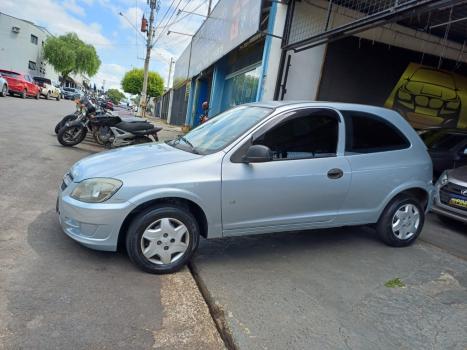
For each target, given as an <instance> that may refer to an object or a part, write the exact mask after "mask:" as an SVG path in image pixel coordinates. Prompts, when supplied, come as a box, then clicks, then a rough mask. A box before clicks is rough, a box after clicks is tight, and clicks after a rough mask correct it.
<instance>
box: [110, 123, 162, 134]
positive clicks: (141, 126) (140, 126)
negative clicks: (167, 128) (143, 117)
mask: <svg viewBox="0 0 467 350" xmlns="http://www.w3.org/2000/svg"><path fill="white" fill-rule="evenodd" d="M115 126H116V127H117V128H119V129H122V130H125V131H130V132H133V131H142V130H149V129H153V128H154V125H152V124H151V123H148V122H145V121H142V122H126V121H122V122H120V123H118V124H117V125H115Z"/></svg>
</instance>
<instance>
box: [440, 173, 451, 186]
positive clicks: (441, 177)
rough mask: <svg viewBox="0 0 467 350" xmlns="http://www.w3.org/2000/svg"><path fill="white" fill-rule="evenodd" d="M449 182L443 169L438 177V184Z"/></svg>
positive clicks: (442, 184)
mask: <svg viewBox="0 0 467 350" xmlns="http://www.w3.org/2000/svg"><path fill="white" fill-rule="evenodd" d="M448 182H449V176H448V172H447V171H444V172H443V173H442V174H441V176H440V177H439V179H438V185H439V186H444V185H446V184H447V183H448Z"/></svg>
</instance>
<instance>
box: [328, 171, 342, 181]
mask: <svg viewBox="0 0 467 350" xmlns="http://www.w3.org/2000/svg"><path fill="white" fill-rule="evenodd" d="M342 176H344V172H343V171H342V170H341V169H337V168H334V169H331V170H329V171H328V177H329V178H330V179H340V178H341V177H342Z"/></svg>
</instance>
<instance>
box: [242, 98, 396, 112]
mask: <svg viewBox="0 0 467 350" xmlns="http://www.w3.org/2000/svg"><path fill="white" fill-rule="evenodd" d="M247 105H249V106H257V107H266V108H274V109H278V108H281V109H282V108H284V109H288V108H297V107H323V108H332V109H337V110H341V111H361V112H366V111H367V112H372V113H375V112H376V113H377V112H378V111H379V112H388V111H391V112H394V111H393V110H391V109H388V108H384V107H378V106H372V105H364V104H358V103H346V102H328V101H307V100H303V101H302V100H297V101H263V102H253V103H248V104H247Z"/></svg>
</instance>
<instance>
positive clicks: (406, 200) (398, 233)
mask: <svg viewBox="0 0 467 350" xmlns="http://www.w3.org/2000/svg"><path fill="white" fill-rule="evenodd" d="M424 222H425V212H424V211H423V208H422V206H421V205H420V203H419V201H417V200H416V199H414V198H412V197H408V196H399V197H396V198H395V199H393V200H392V201H391V202H390V203H389V204H388V205H387V207H386V208H385V209H384V211H383V214H381V217H380V219H379V220H378V223H377V225H376V231H377V233H378V235H379V237H380V238H381V239H382V240H383V242H384V243H386V244H387V245H390V246H392V247H405V246H408V245H410V244H412V243H413V242H414V241H415V240H416V239H417V237H418V236H419V235H420V232H421V231H422V228H423V224H424Z"/></svg>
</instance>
